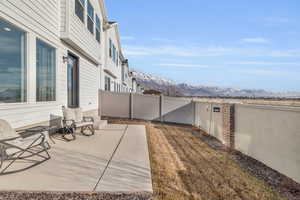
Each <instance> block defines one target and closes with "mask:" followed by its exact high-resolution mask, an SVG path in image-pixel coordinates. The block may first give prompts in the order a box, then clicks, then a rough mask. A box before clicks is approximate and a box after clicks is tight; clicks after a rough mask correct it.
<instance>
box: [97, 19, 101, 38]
mask: <svg viewBox="0 0 300 200" xmlns="http://www.w3.org/2000/svg"><path fill="white" fill-rule="evenodd" d="M100 34H101V21H100V19H99V17H98V15H96V40H97V41H98V42H99V43H100V39H101V37H100Z"/></svg>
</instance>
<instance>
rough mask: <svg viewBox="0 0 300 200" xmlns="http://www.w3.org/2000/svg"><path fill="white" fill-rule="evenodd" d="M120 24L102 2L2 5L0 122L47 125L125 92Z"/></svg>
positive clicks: (74, 0)
mask: <svg viewBox="0 0 300 200" xmlns="http://www.w3.org/2000/svg"><path fill="white" fill-rule="evenodd" d="M122 56H123V55H122V49H121V44H120V37H119V31H118V28H117V23H115V22H108V19H107V15H106V9H105V5H104V2H103V0H52V1H0V118H3V119H6V120H8V121H9V122H10V123H12V124H13V126H14V127H21V126H25V125H30V124H35V123H39V122H44V121H48V120H49V119H50V116H58V115H61V107H62V106H68V107H81V108H82V109H83V110H84V111H92V110H97V109H98V90H99V89H103V90H104V89H106V90H110V91H116V92H120V91H121V90H122V89H121V88H122V85H123V81H122V60H123V58H122V59H121V57H122Z"/></svg>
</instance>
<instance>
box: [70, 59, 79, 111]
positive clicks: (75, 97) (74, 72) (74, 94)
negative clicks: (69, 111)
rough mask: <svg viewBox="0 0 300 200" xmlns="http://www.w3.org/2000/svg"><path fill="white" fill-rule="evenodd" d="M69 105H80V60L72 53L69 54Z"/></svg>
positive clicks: (71, 106)
mask: <svg viewBox="0 0 300 200" xmlns="http://www.w3.org/2000/svg"><path fill="white" fill-rule="evenodd" d="M68 107H69V108H78V107H79V62H78V57H76V56H74V55H72V54H68Z"/></svg>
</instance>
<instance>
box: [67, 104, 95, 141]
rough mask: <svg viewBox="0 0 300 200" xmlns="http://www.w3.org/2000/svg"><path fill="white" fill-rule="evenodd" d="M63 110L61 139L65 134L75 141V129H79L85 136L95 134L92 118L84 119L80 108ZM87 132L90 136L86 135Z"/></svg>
mask: <svg viewBox="0 0 300 200" xmlns="http://www.w3.org/2000/svg"><path fill="white" fill-rule="evenodd" d="M62 110H63V126H64V127H63V137H64V138H65V136H66V135H67V134H71V135H72V137H73V140H75V139H76V135H75V132H76V129H78V128H80V129H81V133H82V134H83V135H85V136H91V135H94V134H95V129H94V119H93V117H84V116H83V112H82V109H81V108H66V107H64V106H63V107H62ZM86 130H89V131H90V134H86V133H85V131H86Z"/></svg>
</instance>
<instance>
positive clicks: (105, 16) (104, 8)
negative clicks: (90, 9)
mask: <svg viewBox="0 0 300 200" xmlns="http://www.w3.org/2000/svg"><path fill="white" fill-rule="evenodd" d="M99 4H100V8H101V10H102V18H103V20H104V21H105V22H106V21H107V11H106V7H105V4H104V0H99Z"/></svg>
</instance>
